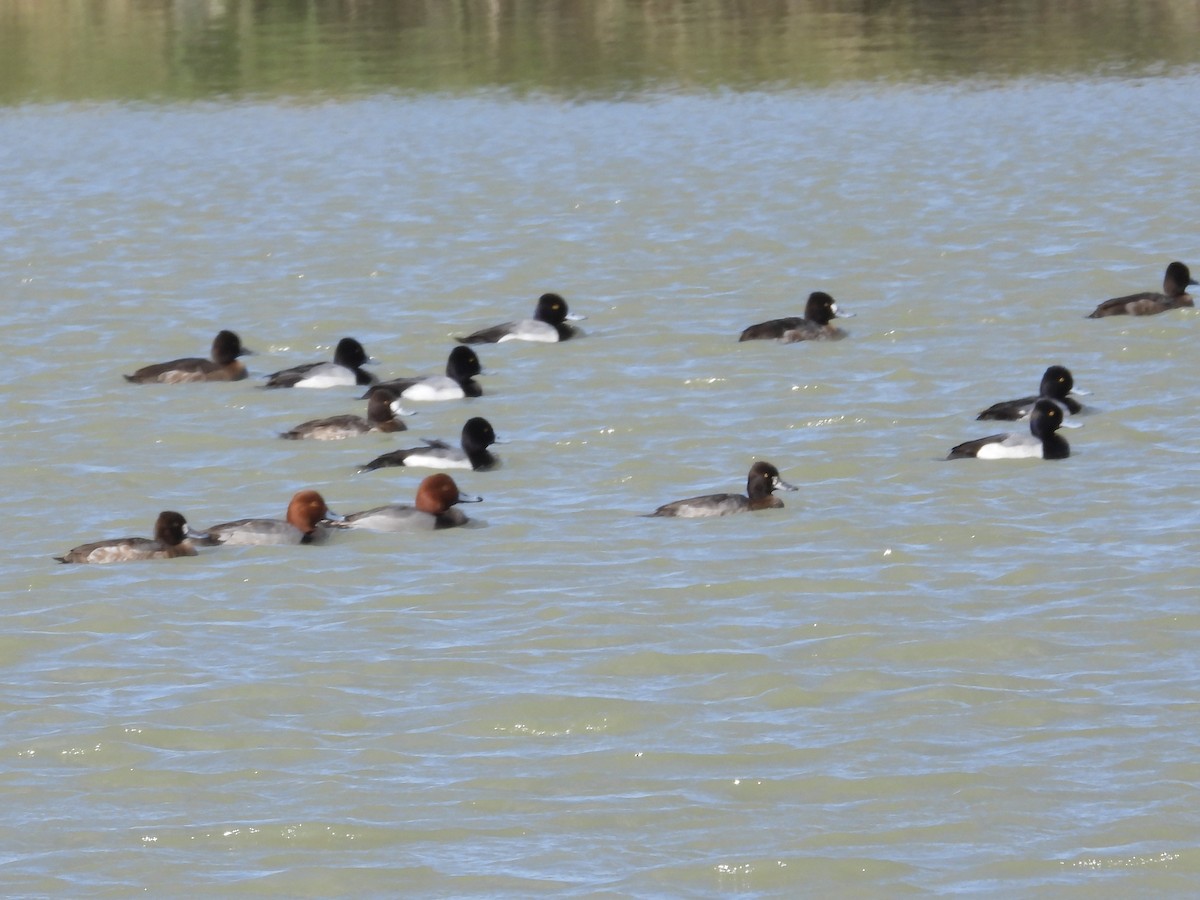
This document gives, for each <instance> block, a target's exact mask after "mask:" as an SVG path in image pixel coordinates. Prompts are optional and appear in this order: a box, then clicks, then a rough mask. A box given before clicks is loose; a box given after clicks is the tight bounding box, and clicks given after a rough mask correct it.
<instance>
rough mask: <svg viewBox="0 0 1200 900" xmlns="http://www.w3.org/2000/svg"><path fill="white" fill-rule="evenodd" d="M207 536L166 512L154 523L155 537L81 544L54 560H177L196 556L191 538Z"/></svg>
mask: <svg viewBox="0 0 1200 900" xmlns="http://www.w3.org/2000/svg"><path fill="white" fill-rule="evenodd" d="M203 537H207V535H204V534H201V533H199V532H195V531H192V530H191V528H189V527H188V523H187V521H186V520H185V519H184V518H183V516H182V515H180V514H179V513H177V512H173V511H171V510H165V511H163V512H161V513H159V514H158V519H157V521H155V523H154V537H153V538H144V537H131V538H114V539H112V540H107V541H94V542H92V543H90V544H81V545H80V546H78V547H75V548H74V549H71V550H68V551H67V552H66V553H64V554H63V555H62V556H56V557H54V558H55V559H57V560H58V561H59V562H63V563H97V564H100V565H103V564H105V563H114V562H129V561H130V560H136V559H174V558H175V557H177V556H195V555H196V548H195V547H194V546H192V542H191V540H190V539H191V538H203Z"/></svg>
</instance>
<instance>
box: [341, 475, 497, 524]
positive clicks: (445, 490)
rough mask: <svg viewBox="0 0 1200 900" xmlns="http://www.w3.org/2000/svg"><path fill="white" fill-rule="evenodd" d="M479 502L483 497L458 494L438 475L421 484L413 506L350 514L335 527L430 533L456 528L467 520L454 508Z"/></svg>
mask: <svg viewBox="0 0 1200 900" xmlns="http://www.w3.org/2000/svg"><path fill="white" fill-rule="evenodd" d="M481 500H483V498H482V497H473V496H471V495H469V494H463V493H461V492H460V491H459V489H458V485H457V484H455V483H454V479H453V478H451V477H450V476H449V475H446V474H443V473H440V472H439V473H438V474H437V475H430V476H429V477H428V478H426V479H425V480H423V481H422V482H421V484H420V486H419V487H418V488H417V497H416V503H415V505H413V506H407V505H404V504H399V503H394V504H391V505H390V506H376V507H375V508H374V509H367V510H363V511H362V512H356V513H351V514H350V515H348V516H346V517H345V518H343V519H342V521H341V522H339V523H338V527H339V528H366V529H368V530H370V531H433V530H435V529H439V528H457V527H458V526H460V525H465V524H466V523H467V522H468V521H469V520H468V519H467V516H466V513H464V512H463V511H462V510H459V509H455V508H454V506H455V504H458V503H479V502H480V501H481Z"/></svg>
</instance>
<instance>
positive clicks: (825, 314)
mask: <svg viewBox="0 0 1200 900" xmlns="http://www.w3.org/2000/svg"><path fill="white" fill-rule="evenodd" d="M853 315H854V314H853V313H848V312H843V311H841V310H839V309H838V305H837V303H836V302H835V301H834V299H833V298H832V297H831V296H829V295H828V294H826V293H825V292H824V291H814V292H813V293H811V294H809V295H808V302H807V303H805V304H804V315H803V316H789V317H787V318H784V319H771V320H769V321H767V322H759V323H758V324H757V325H751V326H750V327H749V328H747V329H746V330H745V331H743V332H742V336H741V337H739V338H738V341H739V342H741V341H769V340H777V341H779V343H781V344H794V343H796V342H797V341H836V340H841V339H842V338H844V337H845V336H846V332H844V331H842V329H840V328H838V327H836V326H834V325H833V324H831V323H832V322H833V320H834V319H836V318H839V317H841V318H843V319H848V318H851V317H852V316H853Z"/></svg>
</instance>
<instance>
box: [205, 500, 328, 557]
mask: <svg viewBox="0 0 1200 900" xmlns="http://www.w3.org/2000/svg"><path fill="white" fill-rule="evenodd" d="M340 518H341V516H339V515H337V513H333V512H330V511H329V507H327V506H326V505H325V498H324V497H322V496H321V495H320V494H319V493H317V492H316V491H311V490H308V491H298V492H296V494H295V495H293V497H292V500H291V502H290V503H289V504H288V508H287V518H286V520H281V519H238V520H237V521H236V522H225V523H223V524H221V525H214V526H213V527H212V528H208V529H206V531H207V533H208V539H207V541H205V542H204V543H206V544H243V545H245V544H315V543H319V542H321V541H323V540H324V539H325V537H326V534H327V532H326V528H325V526H324V525H323V524H322V523H323V521H325V520H332V521H336V520H338V519H340Z"/></svg>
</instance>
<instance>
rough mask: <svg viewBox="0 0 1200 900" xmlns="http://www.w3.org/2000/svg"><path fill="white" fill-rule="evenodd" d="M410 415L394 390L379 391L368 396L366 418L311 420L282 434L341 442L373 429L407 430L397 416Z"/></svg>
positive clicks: (385, 430) (298, 439) (282, 435)
mask: <svg viewBox="0 0 1200 900" xmlns="http://www.w3.org/2000/svg"><path fill="white" fill-rule="evenodd" d="M407 415H411V413H410V412H409V411H408V410H406V409H404V408H403V407H402V406H401V405H400V401H399V400H398V399H397V398H396V395H395V394H394V393H390V392H388V391H379V392H377V393H372V394H370V395H369V396H368V398H367V417H366V418H365V419H364V418H363V417H362V416H355V415H345V416H328V417H327V418H324V419H310V420H309V421H307V422H301V423H300V424H299V425H297V426H296V427H295V428H292V429H290V430H288V431H285V432H283V433H282V434H280V435H279V436H280V437H281V438H287V439H288V440H292V441H300V440H314V441H340V440H343V439H345V438H349V437H357V436H358V435H360V434H367V433H368V432H371V431H382V432H393V431H404V430H405V429H407V427H408V426H407V425H405V424H404V423H403V422H402V421H401V420H400V419H399V418H397V417H398V416H407Z"/></svg>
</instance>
